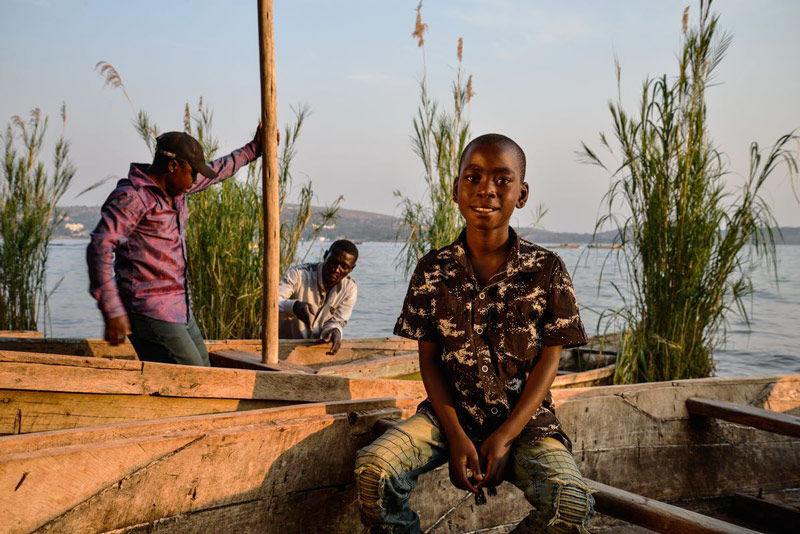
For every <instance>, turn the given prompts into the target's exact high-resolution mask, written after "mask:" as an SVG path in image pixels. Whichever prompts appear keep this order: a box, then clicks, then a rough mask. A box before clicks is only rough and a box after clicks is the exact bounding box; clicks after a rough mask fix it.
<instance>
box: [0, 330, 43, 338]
mask: <svg viewBox="0 0 800 534" xmlns="http://www.w3.org/2000/svg"><path fill="white" fill-rule="evenodd" d="M0 337H17V338H42V337H44V334H43V333H42V332H39V331H38V330H0Z"/></svg>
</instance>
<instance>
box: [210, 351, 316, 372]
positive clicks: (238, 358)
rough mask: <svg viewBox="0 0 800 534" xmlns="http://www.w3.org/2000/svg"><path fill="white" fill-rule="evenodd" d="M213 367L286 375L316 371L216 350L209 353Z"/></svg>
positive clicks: (300, 366)
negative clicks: (264, 361)
mask: <svg viewBox="0 0 800 534" xmlns="http://www.w3.org/2000/svg"><path fill="white" fill-rule="evenodd" d="M208 357H209V359H210V360H211V366H212V367H223V368H227V369H250V370H251V371H277V372H284V373H306V374H312V375H313V374H314V369H312V368H311V367H307V366H305V365H297V364H295V363H290V362H287V361H278V362H277V363H262V362H257V361H254V360H253V354H252V353H250V352H246V351H243V350H233V349H225V350H215V351H212V352H209V353H208Z"/></svg>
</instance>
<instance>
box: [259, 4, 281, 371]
mask: <svg viewBox="0 0 800 534" xmlns="http://www.w3.org/2000/svg"><path fill="white" fill-rule="evenodd" d="M258 52H259V60H260V61H259V65H260V67H261V123H262V125H263V130H262V131H263V135H262V139H261V142H262V145H261V147H262V148H261V153H262V156H261V169H262V172H261V186H262V189H261V190H262V191H263V212H264V254H263V262H262V274H263V280H264V292H263V296H262V310H263V323H262V338H263V340H264V341H263V343H262V345H261V359H262V361H263V363H273V364H274V363H278V282H279V280H278V278H279V273H280V246H281V241H280V224H281V223H280V212H279V200H278V120H277V119H278V117H277V115H278V105H277V96H276V91H275V39H274V36H273V16H272V0H258Z"/></svg>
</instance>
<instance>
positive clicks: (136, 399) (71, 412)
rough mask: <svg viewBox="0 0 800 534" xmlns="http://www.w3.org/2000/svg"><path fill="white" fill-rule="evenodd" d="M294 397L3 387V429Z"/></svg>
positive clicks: (235, 407)
mask: <svg viewBox="0 0 800 534" xmlns="http://www.w3.org/2000/svg"><path fill="white" fill-rule="evenodd" d="M286 404H289V401H277V400H240V399H194V398H179V397H159V396H155V395H97V394H94V393H57V392H49V393H42V392H40V391H19V390H10V389H0V434H25V433H29V432H45V431H50V430H62V429H68V428H80V427H85V426H90V425H106V424H113V423H122V422H128V421H144V420H148V419H160V418H165V417H178V416H184V415H201V414H214V413H223V412H236V411H243V410H254V409H261V408H272V407H276V406H285V405H286Z"/></svg>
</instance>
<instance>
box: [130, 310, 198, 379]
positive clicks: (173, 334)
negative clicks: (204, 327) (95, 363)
mask: <svg viewBox="0 0 800 534" xmlns="http://www.w3.org/2000/svg"><path fill="white" fill-rule="evenodd" d="M128 319H129V320H130V322H131V331H132V332H133V333H132V334H131V335H130V340H131V343H132V344H133V348H135V349H136V354H137V355H138V356H139V359H140V360H143V361H148V362H159V363H177V364H180V365H203V366H205V367H208V366H209V363H208V351H207V350H206V345H205V343H204V342H203V335H202V334H201V333H200V328H198V327H197V323H196V322H195V320H194V316H192V317H191V318H190V319H189V323H188V324H183V323H168V322H167V321H159V320H158V319H152V318H150V317H146V316H144V315H139V314H138V313H131V314H129V315H128Z"/></svg>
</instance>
